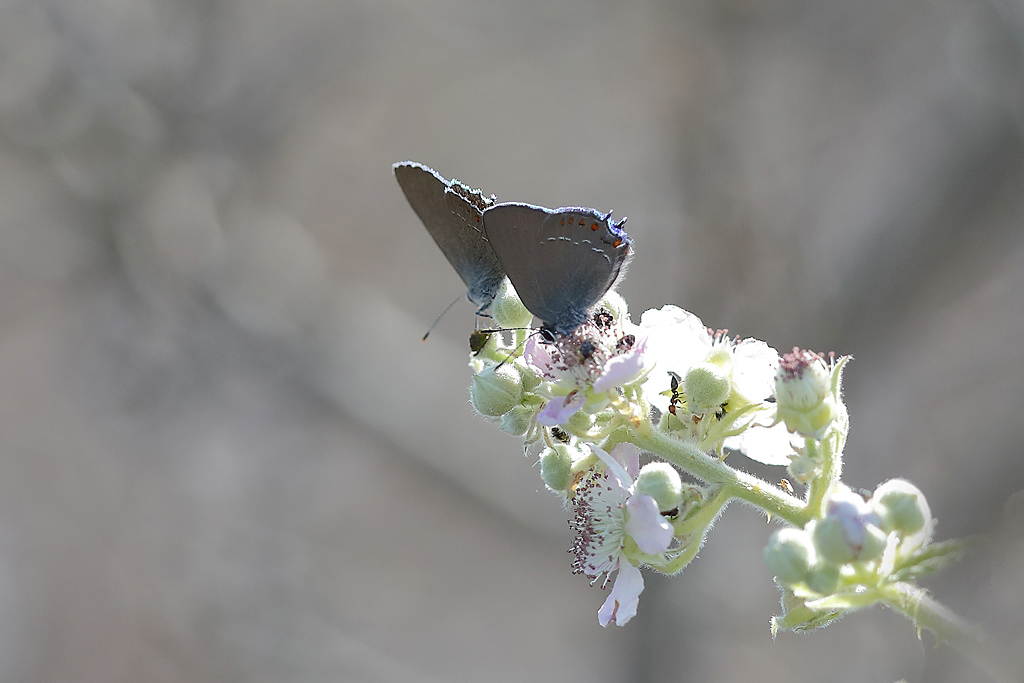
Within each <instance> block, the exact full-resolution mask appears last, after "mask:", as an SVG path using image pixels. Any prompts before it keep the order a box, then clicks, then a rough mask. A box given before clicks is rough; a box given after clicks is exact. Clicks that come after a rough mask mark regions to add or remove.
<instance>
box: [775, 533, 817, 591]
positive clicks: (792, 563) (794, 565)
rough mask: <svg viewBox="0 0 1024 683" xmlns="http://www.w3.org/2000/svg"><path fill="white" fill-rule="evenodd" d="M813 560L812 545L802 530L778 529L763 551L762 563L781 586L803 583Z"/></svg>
mask: <svg viewBox="0 0 1024 683" xmlns="http://www.w3.org/2000/svg"><path fill="white" fill-rule="evenodd" d="M814 558H815V555H814V544H812V543H811V539H810V536H809V535H808V534H807V532H806V531H804V530H803V529H794V528H786V529H779V530H778V531H776V532H775V533H774V534H772V537H771V540H769V541H768V546H767V547H766V548H765V549H764V563H765V565H766V566H767V567H768V571H770V572H771V573H772V575H773V576H774V577H775V579H776V581H778V582H779V584H780V585H782V586H792V585H794V584H797V583H800V582H801V581H804V580H805V579H806V578H807V575H808V573H809V572H810V570H811V566H812V565H813V564H814Z"/></svg>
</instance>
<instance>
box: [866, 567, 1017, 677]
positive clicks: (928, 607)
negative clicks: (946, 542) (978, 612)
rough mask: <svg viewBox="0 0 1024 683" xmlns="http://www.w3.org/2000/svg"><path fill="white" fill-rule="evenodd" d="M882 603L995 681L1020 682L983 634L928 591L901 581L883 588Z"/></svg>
mask: <svg viewBox="0 0 1024 683" xmlns="http://www.w3.org/2000/svg"><path fill="white" fill-rule="evenodd" d="M881 593H882V602H883V604H885V605H887V606H888V607H890V608H892V609H893V610H895V611H897V612H899V613H901V614H903V615H904V616H906V617H907V618H908V619H910V620H911V621H912V622H914V624H915V625H916V626H917V627H918V628H924V629H928V630H929V631H931V632H932V633H934V634H935V637H936V638H938V639H939V641H944V642H946V643H948V644H949V645H950V646H951V647H952V648H953V649H955V650H957V651H958V652H959V653H960V654H962V655H964V656H965V657H967V658H968V659H970V660H971V661H972V662H974V664H976V665H977V666H978V667H979V668H981V669H982V670H983V671H985V673H987V674H988V675H989V677H990V678H991V679H992V680H993V681H998V682H999V683H1014V682H1016V683H1020V681H1021V672H1020V671H1018V672H1016V674H1014V673H1013V672H1012V671H1011V669H1010V666H1009V663H1008V662H1007V661H1006V660H1005V659H1004V658H1003V657H1002V656H1000V655H999V654H998V652H997V649H996V648H995V647H993V645H992V643H991V642H989V641H988V640H987V639H986V638H985V636H984V635H983V634H982V633H981V631H980V630H979V629H978V628H977V627H975V626H973V625H971V624H968V623H967V622H965V621H964V620H963V619H961V618H960V617H958V616H957V615H956V614H954V613H953V612H952V611H951V610H950V609H949V608H947V607H946V606H945V605H943V604H941V603H939V602H937V601H936V600H934V599H933V598H932V597H931V596H929V595H928V593H927V591H925V590H924V589H923V588H919V587H918V586H915V585H914V584H912V583H905V582H898V583H893V584H889V585H888V586H885V587H884V588H882V589H881Z"/></svg>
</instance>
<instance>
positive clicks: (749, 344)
mask: <svg viewBox="0 0 1024 683" xmlns="http://www.w3.org/2000/svg"><path fill="white" fill-rule="evenodd" d="M778 367H779V352H778V351H776V350H775V349H773V348H772V347H770V346H768V345H767V344H765V343H764V342H763V341H760V340H758V339H744V340H743V341H741V342H740V343H739V344H737V345H736V348H735V349H733V368H732V390H733V392H735V393H737V394H739V395H740V396H742V397H743V398H744V399H746V401H747V402H748V403H758V402H760V401H763V400H765V399H766V398H768V397H769V396H771V395H772V391H773V390H774V388H775V371H776V370H778Z"/></svg>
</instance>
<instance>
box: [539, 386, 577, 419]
mask: <svg viewBox="0 0 1024 683" xmlns="http://www.w3.org/2000/svg"><path fill="white" fill-rule="evenodd" d="M586 402H587V397H586V396H584V395H583V392H579V391H578V392H573V393H571V394H569V395H568V396H555V397H554V398H553V399H551V400H550V401H548V404H547V405H546V406H544V409H543V410H541V411H540V412H539V413H538V414H537V424H540V425H544V426H545V427H557V426H558V425H560V424H565V422H566V421H567V420H568V419H569V418H570V417H572V416H573V415H575V414H576V413H577V412H579V409H580V408H582V407H583V404H584V403H586Z"/></svg>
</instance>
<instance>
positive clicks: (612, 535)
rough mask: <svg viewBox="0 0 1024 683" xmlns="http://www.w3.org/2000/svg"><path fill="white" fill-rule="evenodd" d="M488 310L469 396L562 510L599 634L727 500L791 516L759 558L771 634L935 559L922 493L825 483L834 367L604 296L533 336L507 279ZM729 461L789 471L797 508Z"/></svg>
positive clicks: (831, 612) (618, 620) (837, 381)
mask: <svg viewBox="0 0 1024 683" xmlns="http://www.w3.org/2000/svg"><path fill="white" fill-rule="evenodd" d="M491 315H492V316H493V318H494V320H495V322H496V323H497V325H498V326H499V329H500V328H504V331H495V330H491V331H487V332H475V333H474V335H473V337H472V338H471V341H470V348H471V355H470V367H471V368H472V369H473V371H474V377H473V383H472V386H471V390H470V392H471V397H472V403H473V405H474V407H475V408H476V410H477V411H478V412H479V413H480V414H482V415H484V416H487V417H489V418H492V419H495V420H499V421H500V423H501V428H502V429H503V430H504V431H506V432H508V433H510V434H514V435H517V436H521V437H523V438H524V439H525V440H526V442H527V447H528V450H529V451H530V452H533V453H535V454H536V455H537V457H538V459H539V463H540V474H541V478H542V479H543V482H544V484H545V486H546V488H547V489H549V490H550V491H552V492H554V493H555V494H557V495H559V496H560V497H562V499H563V501H564V503H565V505H566V507H567V508H569V509H570V510H571V513H572V517H571V519H570V521H569V526H570V527H571V529H572V530H573V532H574V534H575V539H574V541H573V543H572V548H571V552H572V554H573V562H572V568H573V571H574V572H575V573H579V574H584V575H586V576H587V577H589V578H590V580H591V583H592V584H596V585H600V586H601V587H607V586H608V585H609V584H611V586H612V588H611V591H610V592H609V594H608V596H607V599H606V600H605V601H604V603H603V605H602V606H601V608H600V610H599V611H598V620H599V622H600V623H601V625H602V626H604V625H608V624H611V623H614V624H617V625H620V626H621V625H623V624H625V623H626V622H628V621H629V620H630V619H631V618H632V617H633V616H634V615H635V614H636V612H637V607H638V603H639V598H640V594H641V592H642V591H643V586H644V579H643V574H642V572H641V568H646V569H649V570H652V571H657V572H660V573H664V574H674V573H677V572H679V571H681V570H682V569H683V568H684V567H685V566H686V565H687V564H688V563H689V562H690V561H691V560H692V559H693V558H694V557H695V556H696V553H697V551H698V550H699V549H700V547H701V545H702V544H703V543H704V540H705V538H706V536H707V533H708V532H709V530H710V528H711V526H712V524H713V522H714V520H715V519H716V518H717V517H718V515H719V514H720V513H721V512H722V510H723V509H724V508H725V506H726V505H727V503H728V502H729V501H730V500H732V499H735V498H742V499H745V500H747V501H748V502H751V503H753V504H755V505H758V506H760V507H761V508H762V509H764V510H766V511H767V512H769V513H770V514H772V515H773V517H775V518H776V519H783V520H786V521H788V522H790V524H792V526H790V527H787V528H783V529H780V530H778V531H777V532H776V533H775V534H774V535H773V536H772V538H771V541H770V542H769V545H768V547H767V549H766V550H765V562H766V564H767V566H768V568H769V570H770V571H771V572H772V574H773V575H774V576H775V578H776V581H777V582H778V583H779V585H780V587H781V588H782V589H783V591H784V600H783V605H784V607H785V611H784V614H783V615H782V616H781V617H777V618H776V619H775V621H774V622H773V624H774V628H775V629H776V630H778V629H796V630H799V629H806V628H812V627H815V626H818V625H822V624H824V623H827V622H828V621H830V620H831V619H833V618H835V617H837V616H839V615H841V614H843V613H845V612H846V611H849V610H851V609H854V608H857V607H861V606H864V605H866V604H871V603H872V602H875V601H878V600H883V599H884V593H883V589H884V588H885V587H886V586H890V585H892V584H893V582H895V581H900V580H905V579H907V578H913V577H914V576H916V575H918V574H919V573H923V571H924V570H925V569H929V570H931V569H934V567H935V566H937V564H939V563H940V562H939V560H941V559H942V556H943V553H942V552H937V551H936V550H935V547H936V546H929V541H930V538H931V531H932V524H933V523H932V519H931V515H930V512H929V510H928V506H927V503H926V502H925V499H924V496H923V495H922V494H921V492H920V491H918V490H917V489H916V488H914V487H913V486H912V485H911V484H909V483H908V482H905V481H902V480H893V481H891V482H888V483H886V484H883V485H881V486H880V487H879V488H878V489H877V490H876V491H875V493H874V494H873V495H872V496H871V497H870V498H869V499H867V500H865V499H864V498H863V497H862V496H860V495H859V494H857V493H855V492H853V491H852V490H850V489H849V488H847V487H846V486H845V485H843V484H842V483H841V481H840V480H839V474H840V472H841V458H842V451H843V447H844V445H845V441H846V433H847V430H848V420H847V417H846V409H845V406H844V405H843V402H842V397H841V378H842V372H843V369H844V367H845V365H846V363H847V361H848V358H840V359H838V360H837V359H834V358H833V359H829V360H827V361H826V359H825V357H823V356H821V355H819V354H815V353H812V352H809V351H804V350H800V349H793V351H792V352H790V353H787V354H785V355H784V356H781V357H780V356H779V354H778V353H777V352H776V351H775V350H774V349H772V348H771V347H770V346H768V345H767V344H765V343H764V342H762V341H758V340H756V339H741V338H739V337H734V336H729V335H728V334H727V332H725V331H712V330H710V329H708V328H707V327H706V326H705V325H704V324H703V323H702V322H701V321H700V319H698V318H697V317H696V316H695V315H693V314H692V313H688V312H686V311H684V310H682V309H680V308H677V307H675V306H665V307H663V308H661V309H659V310H650V311H646V312H645V313H644V314H643V315H642V316H641V317H640V322H639V324H635V323H633V322H632V321H631V320H630V317H629V314H628V312H627V309H626V304H625V301H623V300H622V298H621V297H620V296H619V295H618V294H616V293H614V292H610V293H609V294H607V295H606V296H605V298H604V299H603V300H602V301H601V302H600V303H599V304H598V305H597V306H595V307H594V309H593V310H592V312H591V314H590V317H589V319H587V320H586V321H585V322H583V323H582V324H581V325H579V326H578V327H576V328H574V329H573V330H571V331H569V332H561V333H555V332H553V331H551V330H549V329H544V328H541V329H539V330H532V329H530V328H529V327H528V324H529V322H530V319H531V316H530V313H529V311H527V310H526V309H525V308H524V307H523V306H522V304H521V303H520V302H519V300H518V297H517V296H516V294H515V290H514V289H513V288H512V287H511V285H510V284H509V283H508V282H507V281H506V282H505V283H504V285H503V286H502V288H501V291H500V292H499V294H498V296H497V297H496V299H495V301H494V303H493V305H492V307H491ZM509 334H511V338H508V335H509ZM737 452H738V453H743V454H744V455H746V456H747V457H748V458H750V459H752V460H755V461H758V462H760V463H763V464H767V465H778V466H785V467H786V468H787V473H788V475H789V477H791V478H792V479H793V480H794V481H795V482H796V484H798V485H803V486H804V487H805V491H804V498H803V499H802V500H801V499H799V498H796V497H794V495H793V493H794V492H795V489H794V487H793V484H791V483H790V482H789V480H788V479H784V480H783V482H784V484H783V488H782V489H777V488H775V487H774V486H772V485H771V484H768V483H767V482H759V481H757V480H754V479H753V478H752V477H750V476H749V475H746V474H745V473H741V472H740V471H738V470H735V469H733V468H732V467H730V466H728V465H726V464H725V462H724V460H725V458H726V457H727V456H729V455H730V454H732V453H737ZM680 469H681V470H683V472H685V473H688V474H690V475H693V476H694V477H695V479H696V480H698V481H692V482H684V481H683V478H682V477H681V476H680ZM752 482H753V483H752ZM946 554H951V552H950V553H946Z"/></svg>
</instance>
